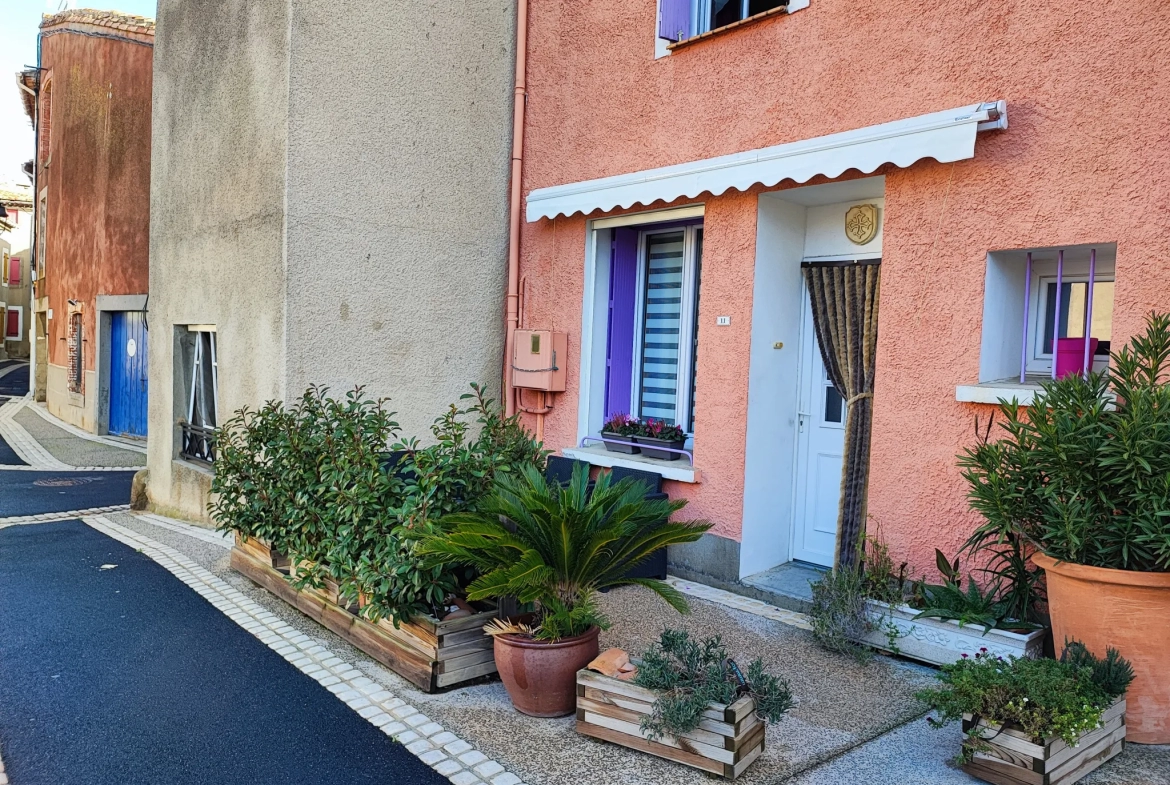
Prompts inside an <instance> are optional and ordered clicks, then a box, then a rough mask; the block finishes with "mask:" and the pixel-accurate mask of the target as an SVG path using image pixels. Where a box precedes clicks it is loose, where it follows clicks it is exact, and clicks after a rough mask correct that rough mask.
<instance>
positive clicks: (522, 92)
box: [504, 0, 528, 417]
mask: <svg viewBox="0 0 1170 785" xmlns="http://www.w3.org/2000/svg"><path fill="white" fill-rule="evenodd" d="M527 54H528V0H516V86H515V89H514V90H513V99H512V101H513V103H512V177H511V182H510V183H509V199H510V205H509V211H508V296H507V304H506V310H507V321H506V332H505V335H504V413H505V414H506V415H507V416H509V417H511V416H512V415H513V414H515V413H516V391H515V390H514V389H513V388H512V347H513V345H514V344H515V342H516V328H517V327H518V326H519V324H520V208H521V197H522V195H523V183H522V181H521V177H522V175H523V171H524V107H525V104H526V103H527V101H528V92H527V89H528V88H527V80H526V72H527V69H528V65H527Z"/></svg>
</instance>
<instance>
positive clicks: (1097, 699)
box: [918, 649, 1128, 756]
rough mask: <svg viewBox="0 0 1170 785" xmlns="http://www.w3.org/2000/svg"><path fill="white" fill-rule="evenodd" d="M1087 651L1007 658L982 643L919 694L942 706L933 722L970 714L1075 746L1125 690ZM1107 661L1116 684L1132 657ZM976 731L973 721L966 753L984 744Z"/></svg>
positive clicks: (937, 723) (936, 707) (932, 704)
mask: <svg viewBox="0 0 1170 785" xmlns="http://www.w3.org/2000/svg"><path fill="white" fill-rule="evenodd" d="M1085 655H1088V657H1092V655H1091V654H1088V652H1083V653H1078V654H1077V655H1074V656H1072V657H1071V658H1068V657H1066V658H1065V660H1064V661H1057V660H1046V659H1038V660H1030V659H1017V658H1015V657H1012V658H1009V659H1008V660H1004V659H1002V658H999V657H992V656H990V655H988V654H987V651H986V649H983V650H981V653H979V654H977V655H975V657H967V655H963V659H961V660H959V661H958V662H956V663H954V664H952V665H944V666H943V668H942V673H941V674H940V676H939V679H940V680H941V681H942V682H943V683H942V685H940V686H938V687H935V688H933V689H929V690H924V691H922V692H920V693H919V694H918V697H919V698H920V699H921V700H923V701H925V702H926V703H927V704H929V705H930V707H931V708H932V709H934V710H936V711H937V712H938V717H937V718H933V719H931V724H932V725H934V726H935V727H941V726H943V725H945V724H947V723H949V722H953V721H955V720H961V719H962V718H963V715H964V714H971V715H974V716H975V717H977V718H982V719H984V720H986V721H987V722H988V723H990V724H998V725H1005V726H1010V727H1013V728H1017V729H1019V730H1021V731H1023V732H1024V733H1026V734H1028V736H1030V737H1032V738H1033V739H1044V738H1047V737H1049V736H1059V737H1060V738H1061V739H1063V740H1064V741H1065V743H1066V744H1068V745H1070V746H1072V745H1074V744H1075V743H1076V740H1077V737H1078V736H1080V735H1081V734H1083V733H1085V732H1087V731H1090V730H1093V729H1094V728H1096V727H1098V726H1099V725H1100V722H1101V714H1102V712H1104V711H1105V709H1107V708H1108V707H1109V706H1110V705H1111V704H1112V702H1113V700H1114V698H1115V697H1117V695H1119V694H1121V693H1114V692H1111V691H1110V689H1107V688H1106V687H1105V686H1104V684H1103V683H1101V682H1099V681H1098V680H1097V676H1096V675H1095V667H1094V664H1093V662H1089V661H1088V660H1087V659H1085ZM1109 663H1110V664H1109V665H1108V666H1106V667H1103V668H1102V670H1103V671H1108V672H1109V673H1110V674H1112V676H1111V678H1112V680H1111V681H1110V685H1111V687H1116V686H1118V685H1119V684H1120V683H1121V678H1120V674H1121V673H1122V672H1123V670H1124V668H1125V667H1128V663H1126V662H1125V661H1124V660H1122V659H1120V657H1118V656H1117V652H1116V651H1114V652H1113V654H1112V659H1110V660H1109ZM1123 663H1124V665H1123ZM1126 684H1128V682H1126ZM1123 691H1124V690H1123ZM978 734H979V731H978V729H977V728H976V727H973V728H972V730H971V731H970V735H969V741H968V744H967V745H966V746H965V748H964V755H966V756H969V755H970V754H971V752H972V751H973V750H977V749H979V748H980V745H981V744H982V742H981V741H980V739H979V738H978Z"/></svg>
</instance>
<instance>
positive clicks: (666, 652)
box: [634, 630, 793, 739]
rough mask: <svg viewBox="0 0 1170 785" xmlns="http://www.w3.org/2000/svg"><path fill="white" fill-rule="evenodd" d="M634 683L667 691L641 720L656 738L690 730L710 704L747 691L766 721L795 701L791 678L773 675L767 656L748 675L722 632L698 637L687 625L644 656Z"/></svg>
mask: <svg viewBox="0 0 1170 785" xmlns="http://www.w3.org/2000/svg"><path fill="white" fill-rule="evenodd" d="M634 683H635V684H637V685H638V686H640V687H645V688H646V689H649V690H655V691H657V692H661V693H662V697H660V698H658V700H656V701H654V706H653V709H652V710H651V713H650V714H648V715H646V716H645V717H644V718H643V719H642V723H641V727H642V731H643V732H644V733H646V734H647V735H648V736H649V737H650V738H651V739H660V738H662V737H663V736H671V737H674V738H677V737H679V736H681V735H683V734H685V733H690V732H691V731H693V730H694V729H695V728H697V727H699V721H700V720H701V719H702V717H703V712H704V711H706V710H707V708H708V707H709V704H712V703H721V704H724V705H727V704H730V703H734V702H735V701H736V700H737V699H739V698H741V697H743V696H745V695H750V696H752V697H753V698H755V701H756V715H757V716H758V717H759V718H760V719H762V720H764V721H766V722H779V721H780V718H781V717H783V716H784V715H785V714H786V713H787V712H788V710H789V709H791V708H792V705H793V702H792V692H791V690H790V688H789V686H788V682H787V681H785V680H784V679H782V678H780V677H778V676H774V675H772V674H769V673H768V672H767V671H766V670H765V669H764V663H763V661H762V660H759V659H756V660H753V661H752V662H751V664H749V665H748V669H747V674H746V675H745V674H743V673H742V672H740V671H739V668H738V666H736V665H735V663H734V662H733V661H732V660H731V659H730V658H729V657H728V655H727V649H726V648H724V646H723V643H722V642H721V641H720V638H719V636H718V635H716V636H715V637H713V638H706V639H704V640H702V641H696V640H692V639H691V637H690V635H689V634H688V633H687V632H686V631H685V630H664V631H663V632H662V636H661V637H660V638H659V640H658V642H657V643H656V644H654V645H653V646H652V647H651V648H650V649H649V650H648V651H647V652H646V653H645V654H644V655H643V657H642V662H641V664H639V665H638V672H637V675H636V676H635V677H634Z"/></svg>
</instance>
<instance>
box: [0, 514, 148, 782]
mask: <svg viewBox="0 0 1170 785" xmlns="http://www.w3.org/2000/svg"><path fill="white" fill-rule="evenodd" d="M129 509H130V505H129V504H114V505H111V506H109V507H91V508H89V509H88V510H70V511H68V512H46V513H42V514H40V515H16V516H13V517H11V518H0V529H3V528H4V527H5V526H18V525H20V524H27V523H52V522H53V521H72V520H76V519H78V518H85V517H86V516H88V515H101V514H102V513H105V512H126V511H128V510H129ZM0 785H4V783H2V782H0Z"/></svg>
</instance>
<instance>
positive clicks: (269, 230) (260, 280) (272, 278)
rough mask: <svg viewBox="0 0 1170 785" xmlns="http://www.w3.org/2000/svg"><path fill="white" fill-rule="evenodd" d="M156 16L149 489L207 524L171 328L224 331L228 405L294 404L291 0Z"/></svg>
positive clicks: (177, 0) (175, 2)
mask: <svg viewBox="0 0 1170 785" xmlns="http://www.w3.org/2000/svg"><path fill="white" fill-rule="evenodd" d="M157 21H158V27H157V36H156V40H155V52H154V110H153V136H154V140H153V150H152V159H151V160H152V163H151V199H150V212H151V227H150V301H149V305H148V319H149V323H150V331H151V332H150V338H151V340H150V414H149V417H150V420H149V439H148V442H149V443H148V457H147V463H148V466H149V469H150V479H149V483H148V493H149V495H150V499H151V503H152V505H153V506H154V507H155V509H158V510H159V511H163V512H169V513H171V514H176V515H180V516H182V517H187V518H192V519H198V518H201V517H204V516H206V511H205V506H206V502H207V496H206V490H207V487H208V486H209V475H208V473H207V472H205V471H200V470H198V469H192V468H191V467H189V466H182V465H177V464H176V460H177V457H178V452H179V447H180V443H179V439H178V429H177V428H176V425H175V423H176V421H177V419H178V417H179V416H180V414H181V413H182V410H183V405H182V402H181V401H182V397H183V396H182V391H181V387H183V386H184V384H183V382H182V380H181V378H180V379H176V376H175V373H174V371H175V359H174V354H175V352H174V345H175V340H174V336H175V326H176V325H187V324H214V325H216V328H217V331H218V342H219V368H220V374H219V397H220V403H221V407H222V408H223V409H224V410H227V411H232V410H235V409H238V408H239V407H241V406H244V405H255V404H256V403H258V402H262V401H263V400H265V399H268V398H273V397H281V396H283V395H284V383H283V378H284V373H283V367H284V357H285V350H284V298H283V290H284V199H285V193H284V184H285V151H286V135H287V132H286V128H287V125H286V118H287V115H288V100H287V95H288V92H287V82H288V69H287V58H288V47H287V34H288V4H287V0H216V1H215V2H211V0H162V2H160V3H159V9H158V20H157ZM177 388H180V389H179V392H180V394H179V395H176V394H175V393H176V389H177ZM176 398H178V399H180V404H179V405H178V406H177V407H176Z"/></svg>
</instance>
